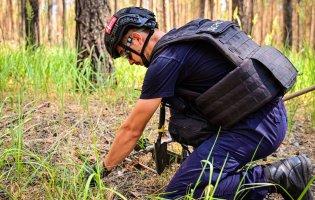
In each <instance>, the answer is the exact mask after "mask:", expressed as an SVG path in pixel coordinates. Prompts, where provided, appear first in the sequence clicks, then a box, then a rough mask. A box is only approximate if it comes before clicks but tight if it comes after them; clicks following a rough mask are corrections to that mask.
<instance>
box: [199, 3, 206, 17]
mask: <svg viewBox="0 0 315 200" xmlns="http://www.w3.org/2000/svg"><path fill="white" fill-rule="evenodd" d="M205 7H206V0H199V17H200V18H204V17H205Z"/></svg>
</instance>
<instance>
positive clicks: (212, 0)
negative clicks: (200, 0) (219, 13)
mask: <svg viewBox="0 0 315 200" xmlns="http://www.w3.org/2000/svg"><path fill="white" fill-rule="evenodd" d="M209 6H210V19H213V18H214V0H209Z"/></svg>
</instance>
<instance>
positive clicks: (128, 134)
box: [104, 128, 141, 170]
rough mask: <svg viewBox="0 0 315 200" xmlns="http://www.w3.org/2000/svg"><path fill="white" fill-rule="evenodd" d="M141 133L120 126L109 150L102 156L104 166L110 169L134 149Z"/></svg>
mask: <svg viewBox="0 0 315 200" xmlns="http://www.w3.org/2000/svg"><path fill="white" fill-rule="evenodd" d="M140 136H141V133H136V132H135V131H131V130H127V129H124V128H120V129H119V131H118V132H117V135H116V137H115V139H114V142H113V144H112V146H111V148H110V151H109V152H108V154H107V155H106V157H105V158H104V166H105V167H106V168H107V169H108V170H111V169H113V168H114V167H115V166H117V165H118V164H120V163H121V162H122V161H123V160H124V159H125V158H126V157H127V156H128V155H129V154H130V152H131V151H132V150H133V149H134V147H135V145H136V143H137V140H138V139H139V138H140Z"/></svg>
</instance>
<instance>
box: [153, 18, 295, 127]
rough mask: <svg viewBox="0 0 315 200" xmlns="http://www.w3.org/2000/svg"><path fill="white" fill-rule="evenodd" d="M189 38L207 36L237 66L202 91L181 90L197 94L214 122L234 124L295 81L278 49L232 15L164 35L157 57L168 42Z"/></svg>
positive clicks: (196, 100) (200, 106)
mask: <svg viewBox="0 0 315 200" xmlns="http://www.w3.org/2000/svg"><path fill="white" fill-rule="evenodd" d="M185 41H190V42H191V41H204V42H205V45H212V46H213V47H214V48H216V49H217V50H218V51H220V52H221V53H222V54H223V56H225V57H226V58H227V59H228V60H230V61H231V62H232V63H233V64H234V65H235V69H234V70H232V71H231V72H230V73H229V74H227V75H226V76H225V77H224V78H223V79H222V80H220V81H219V82H218V83H216V84H215V85H214V86H213V87H211V88H209V89H208V90H207V91H206V92H204V93H203V94H200V95H199V94H196V93H194V92H191V91H187V90H185V88H179V90H177V91H176V94H177V95H178V96H181V97H183V98H184V99H185V98H187V97H189V98H190V99H191V97H193V99H194V103H195V105H196V107H197V109H198V110H199V111H200V112H201V113H202V114H203V115H204V116H205V117H206V118H207V119H208V121H209V122H210V123H211V124H213V125H218V126H222V127H231V126H233V125H234V124H235V123H236V122H238V121H240V120H241V119H243V118H244V117H246V116H247V115H248V114H250V113H252V112H254V111H256V110H258V109H259V108H261V107H262V106H263V105H265V104H266V103H268V102H269V101H270V100H272V99H273V98H275V97H276V96H277V95H279V93H281V94H284V93H286V92H287V91H288V90H289V89H290V88H291V87H292V86H293V85H294V83H295V81H296V76H297V70H296V69H295V67H294V66H293V65H292V63H291V62H290V61H289V60H288V59H287V58H286V57H285V56H284V55H283V54H282V53H281V52H280V51H278V50H277V49H275V48H273V47H271V46H262V47H261V46H259V45H258V44H257V43H255V42H254V41H253V40H252V39H251V38H250V37H248V36H247V35H246V34H245V33H244V32H243V31H241V30H240V29H239V27H238V26H237V25H236V24H234V23H233V22H230V21H211V20H208V19H198V20H194V21H191V22H189V23H188V24H186V25H185V26H183V27H181V28H179V29H173V30H171V31H170V32H168V33H167V34H166V35H164V36H163V37H162V38H161V39H160V40H159V41H158V43H157V44H156V45H155V47H154V49H153V54H152V57H154V55H155V54H158V53H159V52H160V51H162V50H163V49H164V48H165V47H167V46H169V45H172V44H174V43H182V42H185Z"/></svg>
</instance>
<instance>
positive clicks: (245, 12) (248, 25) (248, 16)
mask: <svg viewBox="0 0 315 200" xmlns="http://www.w3.org/2000/svg"><path fill="white" fill-rule="evenodd" d="M236 8H237V11H238V13H237V14H238V18H239V19H234V21H235V22H237V23H239V25H240V26H241V27H242V29H243V31H244V32H246V33H247V34H251V32H252V27H253V0H248V1H245V2H244V0H233V1H232V10H233V11H234V10H235V9H236Z"/></svg>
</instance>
